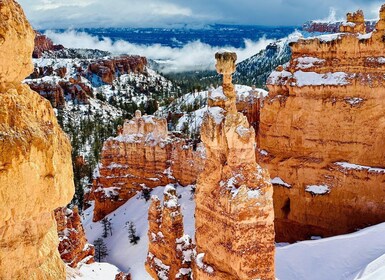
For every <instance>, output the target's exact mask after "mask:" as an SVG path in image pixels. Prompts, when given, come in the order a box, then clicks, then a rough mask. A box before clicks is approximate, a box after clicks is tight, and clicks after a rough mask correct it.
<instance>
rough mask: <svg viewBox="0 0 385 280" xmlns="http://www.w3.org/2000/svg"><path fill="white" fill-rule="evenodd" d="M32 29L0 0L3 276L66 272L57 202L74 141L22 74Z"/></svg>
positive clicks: (64, 193) (9, 1) (27, 68)
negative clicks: (61, 249) (61, 251)
mask: <svg viewBox="0 0 385 280" xmlns="http://www.w3.org/2000/svg"><path fill="white" fill-rule="evenodd" d="M33 40H34V32H33V30H32V28H31V26H30V25H29V23H28V21H27V20H26V18H25V15H24V13H23V11H22V9H21V7H20V6H19V5H18V4H17V3H16V2H15V1H13V0H2V1H0V61H1V63H0V64H1V65H0V173H1V176H0V201H1V203H0V248H1V250H0V279H65V276H66V275H65V266H64V263H63V261H62V260H61V259H60V255H59V252H58V250H57V246H58V244H59V240H58V236H57V228H56V222H55V218H54V214H53V210H54V209H56V208H57V207H59V206H63V205H65V204H67V203H68V202H69V201H70V200H71V198H72V196H73V193H74V186H73V173H72V164H71V146H70V143H69V140H68V138H67V137H66V136H65V134H64V133H63V132H62V130H61V129H60V127H59V125H58V123H57V120H56V117H55V115H54V112H53V110H52V107H51V106H50V104H49V102H48V101H47V100H45V99H43V98H42V97H40V96H39V95H38V94H37V93H35V92H32V91H31V90H30V89H29V87H28V86H26V85H22V84H21V81H22V80H23V79H24V78H25V77H26V76H27V75H28V74H30V73H31V72H32V70H33V68H32V59H31V54H32V50H33Z"/></svg>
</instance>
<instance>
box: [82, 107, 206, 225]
mask: <svg viewBox="0 0 385 280" xmlns="http://www.w3.org/2000/svg"><path fill="white" fill-rule="evenodd" d="M202 162H203V156H202V149H201V148H200V147H198V148H196V149H194V145H192V144H189V143H188V141H186V140H184V139H182V138H178V137H175V136H173V135H169V134H168V131H167V123H166V119H164V118H157V117H153V116H141V113H140V111H137V112H136V115H135V117H134V118H133V119H132V120H130V121H128V120H127V121H125V123H124V126H123V129H122V134H121V135H119V136H118V137H115V138H109V139H108V140H107V141H106V142H105V143H104V145H103V149H102V155H101V165H100V167H99V170H98V174H97V176H96V178H95V180H94V182H93V188H92V190H91V195H88V197H90V198H91V199H94V200H95V209H94V221H99V220H101V219H102V218H103V217H104V216H105V215H107V214H109V213H111V212H112V211H114V210H115V209H117V208H118V207H119V206H121V205H122V204H124V203H125V202H126V201H127V200H128V199H130V198H131V197H133V196H134V195H135V194H136V193H137V192H139V191H142V190H145V191H148V190H150V189H152V188H155V187H158V186H165V185H167V184H168V183H177V182H178V183H180V184H181V185H184V186H187V185H190V184H194V183H195V181H196V178H197V174H199V173H200V170H201V169H202V165H203V164H202Z"/></svg>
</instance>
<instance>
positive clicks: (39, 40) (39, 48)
mask: <svg viewBox="0 0 385 280" xmlns="http://www.w3.org/2000/svg"><path fill="white" fill-rule="evenodd" d="M62 49H64V47H63V46H62V45H55V44H54V43H53V42H52V40H51V39H50V38H48V37H47V36H45V35H43V34H41V33H40V32H38V31H35V47H34V49H33V52H32V57H33V58H40V57H42V56H43V53H44V52H47V51H58V50H62Z"/></svg>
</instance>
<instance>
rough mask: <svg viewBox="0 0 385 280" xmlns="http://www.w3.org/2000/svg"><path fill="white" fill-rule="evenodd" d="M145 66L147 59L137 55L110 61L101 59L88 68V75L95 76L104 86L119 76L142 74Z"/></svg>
mask: <svg viewBox="0 0 385 280" xmlns="http://www.w3.org/2000/svg"><path fill="white" fill-rule="evenodd" d="M146 66H147V59H146V58H145V57H142V56H137V55H125V56H120V57H115V58H110V59H101V60H97V61H94V62H92V63H91V64H90V65H89V66H88V72H89V74H91V75H92V74H95V75H97V76H98V77H100V78H101V80H102V81H103V82H104V83H106V84H112V81H113V80H114V79H115V78H117V77H118V76H120V75H123V74H129V73H143V72H144V70H145V67H146Z"/></svg>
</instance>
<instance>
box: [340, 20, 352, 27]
mask: <svg viewBox="0 0 385 280" xmlns="http://www.w3.org/2000/svg"><path fill="white" fill-rule="evenodd" d="M341 25H342V26H345V27H347V26H349V27H355V26H356V24H355V23H354V22H346V21H345V22H343V23H342V24H341Z"/></svg>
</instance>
